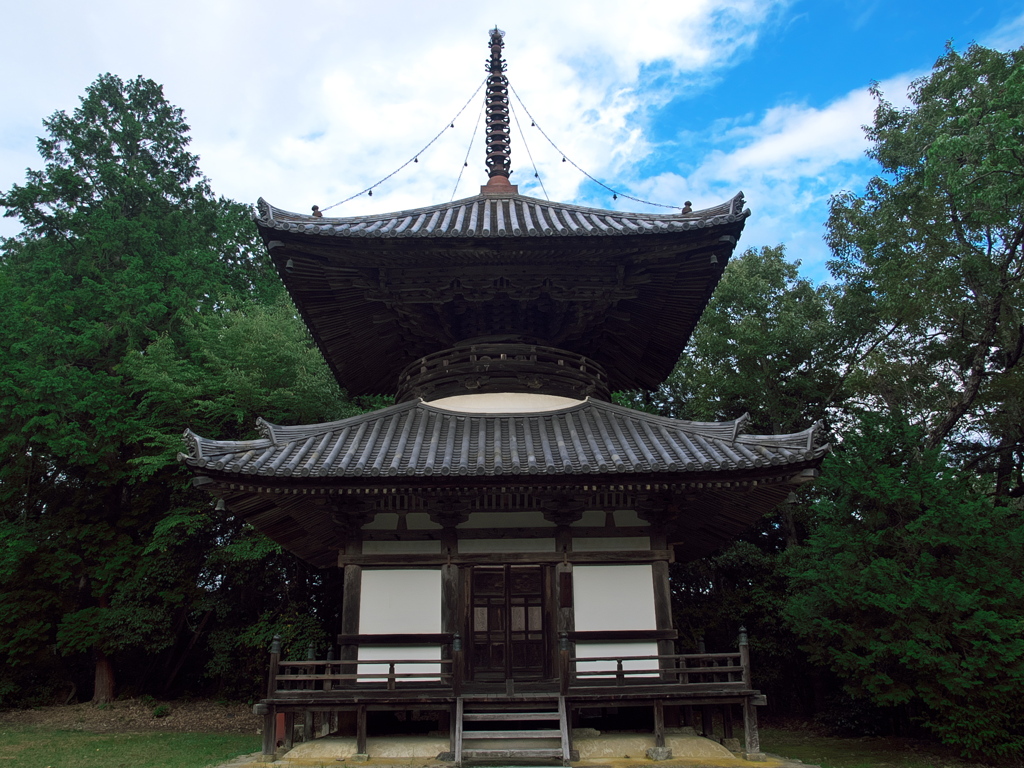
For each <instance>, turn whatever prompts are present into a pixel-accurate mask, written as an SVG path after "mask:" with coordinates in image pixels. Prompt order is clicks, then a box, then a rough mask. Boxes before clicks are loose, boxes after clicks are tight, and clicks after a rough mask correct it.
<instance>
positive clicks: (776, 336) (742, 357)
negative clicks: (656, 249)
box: [628, 245, 857, 433]
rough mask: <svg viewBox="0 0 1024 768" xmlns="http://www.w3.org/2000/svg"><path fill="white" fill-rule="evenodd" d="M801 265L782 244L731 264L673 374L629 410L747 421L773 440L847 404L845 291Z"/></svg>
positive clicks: (849, 347)
mask: <svg viewBox="0 0 1024 768" xmlns="http://www.w3.org/2000/svg"><path fill="white" fill-rule="evenodd" d="M799 267H800V262H799V261H789V260H787V259H786V252H785V248H784V246H782V245H778V246H774V247H765V248H762V249H760V250H758V249H750V250H747V251H745V252H744V253H743V254H742V255H741V256H739V257H738V258H735V259H733V260H731V261H730V262H729V264H728V266H726V268H725V273H724V274H723V276H722V280H721V282H720V283H719V284H718V287H717V288H716V290H715V293H714V295H713V296H712V298H711V301H710V302H709V303H708V307H707V309H706V310H705V312H704V314H703V316H702V317H701V320H700V322H699V323H698V324H697V327H696V329H695V330H694V333H693V337H692V338H691V340H690V343H689V345H688V347H687V349H686V351H685V352H684V353H683V355H682V357H681V358H680V359H679V363H678V364H677V366H676V369H675V370H674V371H673V373H672V375H671V376H669V378H668V379H667V380H666V381H665V383H664V384H663V385H662V386H661V387H660V388H659V389H658V390H657V391H656V392H654V393H652V394H651V395H647V396H641V395H635V396H632V397H631V398H628V400H631V401H632V402H631V403H630V404H641V405H642V404H644V402H646V403H647V404H648V406H649V407H651V406H653V408H654V409H655V410H657V411H658V412H659V413H661V414H663V415H668V416H674V417H676V418H686V419H695V420H703V421H714V420H718V419H730V418H736V417H738V416H742V415H743V414H744V413H749V414H750V415H751V417H752V419H753V423H754V425H755V427H756V428H757V429H761V430H765V431H768V432H773V433H784V432H793V431H797V430H800V429H804V428H806V427H807V426H808V424H811V423H813V422H814V421H816V420H818V419H821V418H823V417H824V416H825V414H826V412H827V411H828V409H829V408H830V407H831V406H832V405H833V404H834V403H835V402H837V400H840V399H841V398H842V397H843V394H844V381H845V376H846V374H847V372H848V371H849V369H850V368H851V362H849V361H852V360H854V359H855V358H856V350H857V342H856V339H855V338H854V339H851V338H850V337H851V335H852V330H851V332H849V333H848V332H846V331H845V329H844V328H843V327H841V326H840V325H839V323H838V319H837V311H838V310H837V302H839V300H840V299H841V296H842V294H841V292H840V291H839V290H837V289H836V288H834V287H832V286H829V285H821V286H814V285H813V284H812V283H811V282H810V281H808V280H806V279H804V278H801V277H800V275H799Z"/></svg>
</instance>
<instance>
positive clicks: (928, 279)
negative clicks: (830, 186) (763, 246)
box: [827, 45, 1024, 496]
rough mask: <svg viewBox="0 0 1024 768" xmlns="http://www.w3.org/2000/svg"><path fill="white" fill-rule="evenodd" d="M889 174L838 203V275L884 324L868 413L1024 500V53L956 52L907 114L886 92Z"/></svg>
mask: <svg viewBox="0 0 1024 768" xmlns="http://www.w3.org/2000/svg"><path fill="white" fill-rule="evenodd" d="M873 92H874V94H875V96H876V98H877V99H878V106H877V108H876V110H875V118H874V123H873V125H871V126H869V127H868V129H867V134H868V138H869V139H870V141H871V144H872V146H871V149H870V151H869V153H868V154H869V155H870V156H871V157H872V158H874V159H875V160H877V161H878V163H879V165H880V166H881V168H882V174H881V175H879V176H877V177H875V178H874V179H872V180H871V181H870V182H869V184H868V185H867V189H866V190H865V192H864V194H862V195H855V194H852V193H845V194H842V195H839V196H837V197H836V198H835V199H834V200H833V201H832V207H831V215H830V217H829V222H828V236H827V239H828V242H829V244H830V246H831V247H832V249H833V252H834V254H835V259H834V261H833V262H832V263H831V265H830V267H831V269H832V271H833V274H834V275H835V276H836V277H837V278H838V279H839V280H841V281H842V282H843V283H844V285H845V287H846V289H847V291H851V292H854V293H856V295H857V296H859V297H860V298H861V300H862V302H863V304H864V307H865V309H866V310H867V311H868V312H869V313H870V314H873V315H874V316H876V317H877V318H878V321H879V325H878V333H877V340H878V344H877V346H876V347H875V349H874V353H873V354H872V355H870V356H869V357H868V359H867V364H866V365H865V366H863V368H862V372H861V376H860V382H859V383H860V390H861V392H862V393H863V398H864V400H865V402H866V403H867V404H869V405H878V404H885V405H886V407H890V408H900V409H901V410H903V411H905V412H906V413H908V414H910V415H912V416H913V417H914V419H915V421H918V422H919V423H921V424H923V425H924V426H925V428H926V437H925V440H926V446H927V447H928V448H936V447H940V446H942V447H944V448H945V449H946V450H947V451H950V452H951V453H955V454H957V455H959V456H961V460H962V461H963V462H964V463H965V464H966V465H967V466H970V467H971V468H973V469H977V470H980V471H983V472H993V473H994V477H995V482H994V484H993V486H994V490H995V492H996V493H997V494H1007V493H1008V494H1011V495H1013V496H1021V495H1024V477H1022V464H1024V426H1022V425H1024V412H1022V403H1024V375H1022V374H1021V371H1020V368H1021V366H1020V361H1021V356H1022V353H1024V250H1022V247H1024V174H1022V173H1021V158H1022V155H1021V146H1022V145H1024V48H1022V49H1018V50H1015V51H1011V52H1009V53H1001V52H998V51H993V50H989V49H987V48H983V47H980V46H976V45H975V46H971V47H970V48H969V49H968V50H967V51H966V53H962V54H961V53H958V52H957V51H955V50H953V49H952V48H949V49H947V51H946V53H945V54H944V55H943V56H942V57H941V58H940V59H939V60H938V61H937V62H936V64H935V67H934V69H933V70H932V72H931V73H930V74H929V75H927V76H925V77H923V78H921V79H919V80H917V81H915V82H914V83H913V85H912V86H911V88H910V92H909V97H910V106H908V107H906V108H904V109H897V108H896V107H894V106H893V105H892V104H890V103H889V102H888V101H886V100H885V99H884V98H883V97H882V94H881V92H880V91H879V90H878V89H877V88H875V89H874V91H873Z"/></svg>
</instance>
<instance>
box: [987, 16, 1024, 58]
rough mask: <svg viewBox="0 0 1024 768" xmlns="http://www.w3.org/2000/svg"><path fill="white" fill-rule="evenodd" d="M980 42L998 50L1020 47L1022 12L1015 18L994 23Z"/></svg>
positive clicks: (1023, 40) (1022, 41)
mask: <svg viewBox="0 0 1024 768" xmlns="http://www.w3.org/2000/svg"><path fill="white" fill-rule="evenodd" d="M980 42H981V44H982V45H984V46H986V47H987V48H995V49H996V50H999V51H1009V50H1012V49H1014V48H1020V47H1021V46H1022V45H1024V13H1022V14H1020V15H1019V16H1017V18H1015V19H1009V20H1007V21H1003V22H1001V23H999V24H998V25H996V28H995V29H994V30H992V32H991V33H990V34H988V35H986V36H985V37H984V38H983V39H982V40H981V41H980Z"/></svg>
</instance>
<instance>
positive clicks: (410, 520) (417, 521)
mask: <svg viewBox="0 0 1024 768" xmlns="http://www.w3.org/2000/svg"><path fill="white" fill-rule="evenodd" d="M405 525H406V527H407V528H408V529H409V530H410V531H438V530H440V529H441V526H440V525H438V524H437V523H435V522H434V521H433V520H431V519H430V515H429V514H428V513H426V512H407V513H406V515H405Z"/></svg>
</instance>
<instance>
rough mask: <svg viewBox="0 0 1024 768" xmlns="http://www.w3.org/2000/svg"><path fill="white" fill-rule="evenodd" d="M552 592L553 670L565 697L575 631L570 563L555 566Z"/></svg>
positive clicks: (569, 676)
mask: <svg viewBox="0 0 1024 768" xmlns="http://www.w3.org/2000/svg"><path fill="white" fill-rule="evenodd" d="M554 581H555V583H554V591H555V593H556V595H555V599H556V600H557V603H556V605H557V606H558V608H557V610H556V612H555V637H554V638H553V639H554V640H555V642H553V643H552V646H553V648H552V650H553V651H554V663H555V669H556V670H558V677H559V690H560V691H561V693H562V695H563V696H565V695H566V693H568V690H569V682H570V678H571V676H572V669H571V665H570V663H569V658H570V657H571V656H572V644H571V643H570V642H569V633H570V632H573V631H575V629H576V615H575V613H574V610H573V587H572V563H564V562H563V563H559V564H558V565H556V566H555V579H554Z"/></svg>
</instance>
